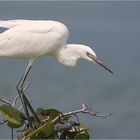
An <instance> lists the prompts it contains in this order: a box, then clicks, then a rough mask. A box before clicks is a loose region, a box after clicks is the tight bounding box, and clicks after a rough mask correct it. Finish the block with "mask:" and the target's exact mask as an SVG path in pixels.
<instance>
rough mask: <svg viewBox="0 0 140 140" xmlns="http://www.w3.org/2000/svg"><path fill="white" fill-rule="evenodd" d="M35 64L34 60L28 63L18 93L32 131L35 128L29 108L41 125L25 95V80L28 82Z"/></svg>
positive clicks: (18, 86)
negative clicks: (28, 76)
mask: <svg viewBox="0 0 140 140" xmlns="http://www.w3.org/2000/svg"><path fill="white" fill-rule="evenodd" d="M33 62H34V60H30V61H29V62H28V65H27V67H26V70H25V72H24V74H23V76H22V77H21V79H20V81H19V83H18V85H17V91H18V94H19V96H20V99H21V102H22V104H23V108H24V111H25V113H26V115H27V119H28V121H29V127H30V128H31V129H33V127H32V123H31V121H30V114H29V112H28V108H29V109H30V111H31V112H32V113H33V115H34V117H35V119H36V121H37V122H38V123H40V121H39V119H38V117H37V115H36V113H35V112H34V110H33V108H32V106H31V105H30V103H29V101H28V100H27V98H26V96H25V95H24V89H23V86H24V83H25V80H26V78H27V75H28V73H29V71H30V69H31V67H32V64H33ZM27 106H28V108H27Z"/></svg>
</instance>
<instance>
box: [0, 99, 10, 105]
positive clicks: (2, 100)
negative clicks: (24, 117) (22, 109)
mask: <svg viewBox="0 0 140 140" xmlns="http://www.w3.org/2000/svg"><path fill="white" fill-rule="evenodd" d="M0 101H1V102H3V103H6V104H8V105H10V106H12V103H11V102H10V101H7V100H6V99H4V98H1V99H0Z"/></svg>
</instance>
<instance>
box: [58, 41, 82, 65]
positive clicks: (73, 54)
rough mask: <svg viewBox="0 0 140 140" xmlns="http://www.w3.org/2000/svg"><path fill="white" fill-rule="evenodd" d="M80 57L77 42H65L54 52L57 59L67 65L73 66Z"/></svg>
mask: <svg viewBox="0 0 140 140" xmlns="http://www.w3.org/2000/svg"><path fill="white" fill-rule="evenodd" d="M80 57H81V55H80V51H79V46H78V45H77V44H67V45H65V46H63V47H61V48H60V49H59V50H58V51H57V54H56V58H57V60H58V61H59V62H60V63H62V64H64V65H66V66H69V67H74V66H75V65H76V62H77V60H78V59H79V58H80Z"/></svg>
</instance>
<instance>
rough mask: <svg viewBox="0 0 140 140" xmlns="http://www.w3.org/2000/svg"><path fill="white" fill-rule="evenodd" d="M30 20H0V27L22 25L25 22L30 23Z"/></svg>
mask: <svg viewBox="0 0 140 140" xmlns="http://www.w3.org/2000/svg"><path fill="white" fill-rule="evenodd" d="M30 22H32V21H31V20H20V19H19V20H0V27H3V28H12V27H16V26H19V25H23V24H25V23H30Z"/></svg>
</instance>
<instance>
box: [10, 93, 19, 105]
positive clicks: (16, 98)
mask: <svg viewBox="0 0 140 140" xmlns="http://www.w3.org/2000/svg"><path fill="white" fill-rule="evenodd" d="M18 98H19V95H18V96H16V97H15V99H14V101H13V103H12V106H13V107H15V105H16V102H17V100H18Z"/></svg>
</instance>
